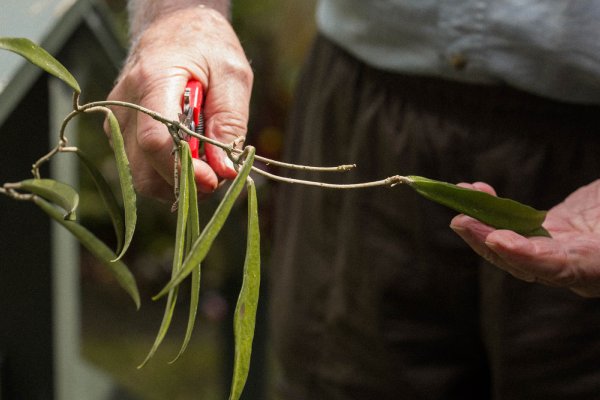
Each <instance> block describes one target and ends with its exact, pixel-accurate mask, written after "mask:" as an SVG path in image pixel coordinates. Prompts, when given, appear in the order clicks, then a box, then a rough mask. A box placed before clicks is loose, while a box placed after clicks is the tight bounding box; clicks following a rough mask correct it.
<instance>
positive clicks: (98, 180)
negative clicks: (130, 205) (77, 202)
mask: <svg viewBox="0 0 600 400" xmlns="http://www.w3.org/2000/svg"><path fill="white" fill-rule="evenodd" d="M75 153H76V154H77V156H79V159H80V160H81V162H82V163H83V165H85V167H86V168H87V170H88V172H89V173H90V176H91V177H92V180H93V181H94V184H95V185H96V188H97V189H98V193H99V194H100V198H101V199H102V202H103V203H104V207H105V208H106V211H107V212H108V215H109V216H110V220H111V221H112V225H113V228H114V230H115V235H116V237H117V250H116V251H115V253H119V252H120V251H121V249H122V248H123V242H124V237H125V220H124V219H123V212H122V211H121V207H119V203H118V202H117V199H116V197H115V194H114V193H113V191H112V190H111V188H110V185H109V184H108V182H106V179H104V176H102V174H101V173H100V171H99V170H98V168H96V166H95V165H94V163H93V162H92V161H91V160H90V159H89V158H88V157H87V156H86V155H85V154H84V153H83V152H82V151H81V150H79V149H77V151H76V152H75Z"/></svg>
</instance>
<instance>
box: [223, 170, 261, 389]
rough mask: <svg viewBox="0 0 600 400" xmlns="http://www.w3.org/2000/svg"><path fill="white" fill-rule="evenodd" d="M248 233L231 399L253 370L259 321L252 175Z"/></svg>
mask: <svg viewBox="0 0 600 400" xmlns="http://www.w3.org/2000/svg"><path fill="white" fill-rule="evenodd" d="M247 187H248V237H247V241H246V260H245V262H244V279H243V282H242V288H241V290H240V294H239V297H238V301H237V305H236V307H235V314H234V320H233V331H234V335H235V357H234V362H233V379H232V382H231V393H230V395H229V399H230V400H237V399H239V398H240V396H241V395H242V390H243V389H244V385H245V384H246V379H247V378H248V371H249V370H250V356H251V354H252V340H253V339H254V327H255V324H256V309H257V307H258V294H259V289H260V229H259V225H258V206H257V201H256V187H255V186H254V182H253V181H252V179H250V178H248V185H247Z"/></svg>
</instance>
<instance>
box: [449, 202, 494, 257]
mask: <svg viewBox="0 0 600 400" xmlns="http://www.w3.org/2000/svg"><path fill="white" fill-rule="evenodd" d="M450 228H452V230H454V232H456V233H457V234H458V236H460V237H461V239H463V240H464V241H465V242H466V243H467V244H468V245H469V246H470V247H471V248H472V249H473V250H475V252H476V253H477V254H479V255H480V256H481V257H483V258H484V259H486V260H487V261H489V262H491V263H493V264H495V263H497V262H501V259H500V258H499V257H498V256H496V254H495V253H494V252H493V251H491V250H490V249H489V248H488V247H487V246H486V244H485V240H486V238H487V236H488V235H489V234H490V233H491V232H493V231H494V228H492V227H490V226H488V225H485V224H483V223H481V222H479V221H477V220H476V219H474V218H471V217H469V216H466V215H464V214H460V215H457V216H456V217H454V218H453V219H452V221H451V222H450Z"/></svg>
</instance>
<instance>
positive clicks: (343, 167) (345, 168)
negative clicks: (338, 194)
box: [232, 149, 356, 172]
mask: <svg viewBox="0 0 600 400" xmlns="http://www.w3.org/2000/svg"><path fill="white" fill-rule="evenodd" d="M232 151H233V152H234V153H241V152H242V150H240V149H233V150H232ZM254 159H255V160H258V161H260V162H263V163H265V164H266V165H274V166H276V167H281V168H287V169H292V170H296V171H310V172H347V171H351V170H353V169H354V168H356V164H344V165H337V166H334V167H314V166H311V165H300V164H291V163H286V162H283V161H277V160H273V159H270V158H267V157H262V156H259V155H255V156H254Z"/></svg>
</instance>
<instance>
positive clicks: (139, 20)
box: [128, 0, 230, 43]
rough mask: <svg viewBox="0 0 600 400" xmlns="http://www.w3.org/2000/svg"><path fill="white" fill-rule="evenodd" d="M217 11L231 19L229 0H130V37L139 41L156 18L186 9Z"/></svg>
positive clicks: (133, 41) (133, 40)
mask: <svg viewBox="0 0 600 400" xmlns="http://www.w3.org/2000/svg"><path fill="white" fill-rule="evenodd" d="M204 8H205V9H207V10H211V11H217V12H218V13H220V14H221V15H223V16H224V17H225V18H227V19H230V1H229V0H162V1H161V0H129V2H128V12H129V38H130V42H131V43H135V42H137V40H138V39H139V37H140V35H141V34H142V32H143V31H144V30H145V29H146V28H147V27H148V25H150V24H151V23H152V22H154V21H155V20H157V19H159V18H162V17H165V16H167V15H169V14H172V13H174V12H179V11H182V10H185V9H194V11H195V12H197V11H198V9H204Z"/></svg>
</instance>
